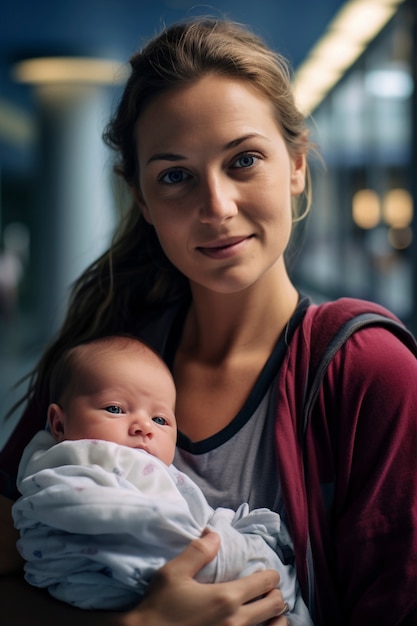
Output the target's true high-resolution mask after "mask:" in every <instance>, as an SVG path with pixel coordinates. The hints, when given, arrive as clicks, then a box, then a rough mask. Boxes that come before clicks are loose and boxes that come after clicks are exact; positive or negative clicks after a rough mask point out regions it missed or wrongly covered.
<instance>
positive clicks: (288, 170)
mask: <svg viewBox="0 0 417 626" xmlns="http://www.w3.org/2000/svg"><path fill="white" fill-rule="evenodd" d="M136 132H137V138H138V142H137V143H138V162H139V172H140V174H139V181H138V183H139V184H138V189H139V191H138V199H139V204H140V206H141V208H142V210H143V213H144V216H145V219H146V220H147V221H148V222H149V223H150V224H152V225H153V226H154V228H155V230H156V233H157V235H158V238H159V241H160V243H161V246H162V248H163V249H164V251H165V254H166V255H167V257H168V258H169V259H170V261H171V262H172V263H173V264H174V265H175V266H176V267H177V268H178V269H179V270H180V271H181V272H182V273H183V274H185V275H186V276H187V277H188V278H189V280H190V282H191V286H193V284H194V285H199V286H202V287H204V288H207V289H210V290H213V291H216V292H219V293H232V292H235V291H239V290H242V289H245V288H247V287H249V286H250V285H251V284H253V283H254V282H256V281H257V280H258V279H259V278H260V277H262V276H263V275H265V274H266V273H268V272H270V273H271V272H272V273H273V274H274V278H278V279H279V272H280V271H282V270H283V268H284V264H283V253H284V251H285V248H286V246H287V244H288V241H289V238H290V234H291V197H292V196H293V195H298V194H300V193H302V191H303V189H304V182H305V157H304V156H300V157H297V158H295V159H292V158H290V156H289V153H288V150H287V147H286V144H285V142H284V139H283V137H282V134H281V131H280V129H279V127H278V125H277V122H276V120H275V118H274V110H273V108H272V105H271V103H270V101H269V100H268V99H267V98H266V97H265V96H264V95H263V94H261V93H260V92H258V91H257V90H255V89H254V88H253V87H252V86H251V85H250V84H249V83H247V82H245V81H241V80H235V79H231V78H227V77H222V76H216V75H209V76H206V77H204V78H202V79H200V80H198V81H197V82H195V83H192V84H190V85H185V86H181V87H179V88H175V89H172V90H171V91H169V92H167V93H165V94H162V95H160V96H158V97H157V98H156V99H155V100H154V101H153V102H152V104H151V105H150V106H149V107H148V108H147V109H146V110H145V111H144V113H143V114H142V116H141V117H140V118H139V120H138V123H137V130H136ZM275 272H277V273H278V275H277V276H275Z"/></svg>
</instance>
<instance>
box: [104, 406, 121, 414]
mask: <svg viewBox="0 0 417 626" xmlns="http://www.w3.org/2000/svg"><path fill="white" fill-rule="evenodd" d="M104 410H105V411H107V412H108V413H113V415H120V413H122V409H121V408H120V406H116V405H115V404H111V405H110V406H106V408H105V409H104Z"/></svg>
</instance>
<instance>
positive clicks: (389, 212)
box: [382, 189, 413, 228]
mask: <svg viewBox="0 0 417 626" xmlns="http://www.w3.org/2000/svg"><path fill="white" fill-rule="evenodd" d="M382 216H383V219H384V222H385V223H386V224H388V226H392V228H406V227H407V226H409V225H410V224H411V222H412V220H413V200H412V197H411V194H410V193H409V192H408V191H407V190H406V189H391V190H390V191H388V192H387V193H386V194H385V197H384V199H383V204H382Z"/></svg>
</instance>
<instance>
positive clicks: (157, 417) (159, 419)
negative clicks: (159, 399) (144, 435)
mask: <svg viewBox="0 0 417 626" xmlns="http://www.w3.org/2000/svg"><path fill="white" fill-rule="evenodd" d="M152 421H153V422H155V424H159V425H160V426H165V424H167V421H166V419H165V417H161V416H160V415H155V417H153V418H152Z"/></svg>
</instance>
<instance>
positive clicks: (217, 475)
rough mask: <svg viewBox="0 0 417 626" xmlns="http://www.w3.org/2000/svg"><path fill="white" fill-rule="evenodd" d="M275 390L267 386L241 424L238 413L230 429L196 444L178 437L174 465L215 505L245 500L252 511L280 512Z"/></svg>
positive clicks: (237, 503) (233, 505)
mask: <svg viewBox="0 0 417 626" xmlns="http://www.w3.org/2000/svg"><path fill="white" fill-rule="evenodd" d="M274 382H275V381H274ZM275 388H276V385H274V384H272V385H270V386H269V389H268V390H267V392H266V393H265V395H264V397H263V398H261V400H260V402H259V404H258V406H257V407H256V408H255V410H254V411H253V413H252V415H251V416H250V417H249V419H247V420H246V421H245V423H243V424H239V415H238V416H237V418H235V420H233V422H232V424H231V425H229V426H228V427H226V429H224V430H223V431H221V432H220V433H218V434H217V435H215V436H214V437H210V438H209V439H206V440H204V441H201V442H197V443H192V442H190V441H189V440H187V439H186V438H184V437H182V436H181V435H180V436H179V442H178V446H177V451H176V455H175V459H174V465H175V466H176V467H177V468H178V469H180V470H181V471H183V472H184V473H186V474H187V475H188V476H189V477H190V478H191V479H192V480H194V481H195V482H196V483H197V484H198V486H199V487H200V488H201V489H202V491H203V493H204V495H205V496H206V498H207V500H208V502H209V504H210V505H211V506H212V507H213V508H217V507H220V506H223V507H229V508H232V509H234V510H236V509H237V508H238V506H239V505H241V504H242V502H247V503H248V504H249V507H250V509H255V508H262V507H267V508H269V509H271V510H273V511H275V512H277V513H280V514H281V515H282V512H283V511H282V498H281V493H280V488H279V480H278V472H277V460H276V452H275V444H274V421H275V407H276V393H275ZM236 421H237V422H238V423H237V424H234V422H236ZM241 421H243V420H241ZM233 426H235V428H233ZM227 431H229V433H228V432H227ZM228 434H229V435H230V436H228Z"/></svg>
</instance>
